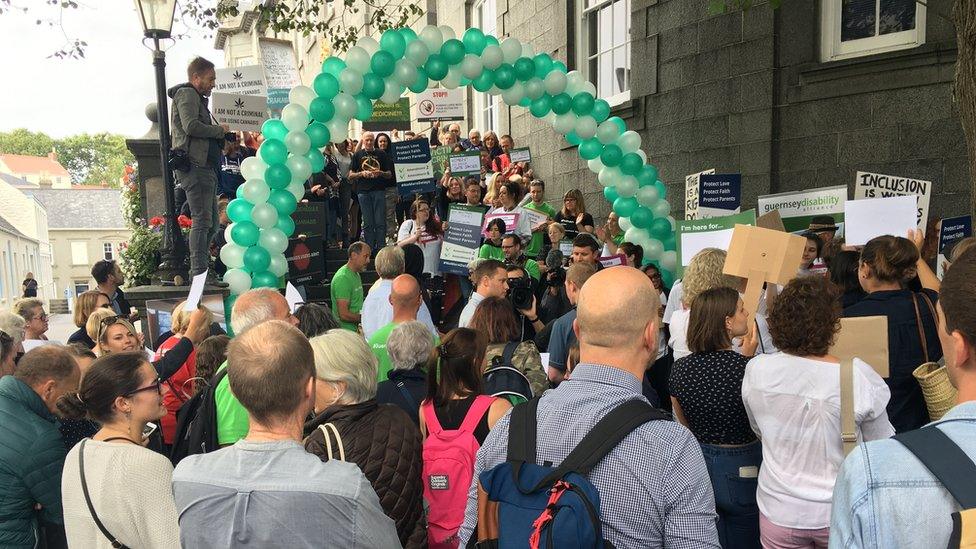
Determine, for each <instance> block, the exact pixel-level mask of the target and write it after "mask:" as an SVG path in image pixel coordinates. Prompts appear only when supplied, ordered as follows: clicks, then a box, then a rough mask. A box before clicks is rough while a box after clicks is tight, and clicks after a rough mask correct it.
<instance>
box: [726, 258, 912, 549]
mask: <svg viewBox="0 0 976 549" xmlns="http://www.w3.org/2000/svg"><path fill="white" fill-rule="evenodd" d="M839 329H840V302H839V291H838V289H837V287H836V286H834V285H833V284H831V283H830V282H829V281H828V280H827V279H825V278H823V277H800V278H795V279H793V280H792V281H790V283H789V284H787V285H786V288H784V289H783V291H782V293H780V295H779V297H777V298H776V300H775V301H774V302H773V304H772V306H771V307H770V311H769V330H770V332H771V334H772V338H773V342H774V343H775V344H776V347H778V348H779V349H780V352H778V353H776V354H772V355H759V356H757V357H756V358H754V359H752V360H751V361H749V364H748V365H746V372H745V376H744V377H743V379H742V402H743V404H744V405H745V408H746V413H747V414H748V416H749V423H750V424H751V425H752V430H753V431H755V433H756V435H757V436H758V437H759V439H760V440H762V462H763V463H762V468H761V469H760V470H759V488H758V491H757V494H756V501H757V503H758V504H759V511H760V518H759V531H760V539H761V541H762V545H763V547H787V546H788V547H817V548H819V547H827V540H828V538H829V535H830V528H829V526H830V504H831V498H832V493H833V489H834V480H836V478H837V471H838V469H840V465H841V463H842V462H843V461H844V447H843V442H842V440H841V417H840V366H839V363H840V361H839V360H838V359H837V357H835V356H833V355H831V354H830V346H831V344H832V343H833V342H834V338H835V336H836V334H837V331H838V330H839ZM890 395H891V393H890V392H889V390H888V386H887V385H885V382H884V380H882V379H881V377H880V376H879V375H878V374H877V372H875V371H874V370H873V369H872V368H871V366H869V365H868V364H866V363H864V362H863V361H861V360H859V359H854V419H855V422H856V424H857V438H858V441H868V440H877V439H883V438H888V437H890V436H891V435H893V434H894V432H895V430H894V429H893V428H892V426H891V423H889V422H888V414H887V412H886V411H885V406H887V404H888V399H889V397H890ZM740 474H741V473H740Z"/></svg>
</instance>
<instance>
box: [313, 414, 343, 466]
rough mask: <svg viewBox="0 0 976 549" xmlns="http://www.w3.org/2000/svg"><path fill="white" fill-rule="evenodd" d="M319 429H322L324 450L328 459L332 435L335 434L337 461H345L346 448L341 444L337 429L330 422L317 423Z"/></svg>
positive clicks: (330, 454) (330, 455) (330, 453)
mask: <svg viewBox="0 0 976 549" xmlns="http://www.w3.org/2000/svg"><path fill="white" fill-rule="evenodd" d="M319 429H320V430H321V431H322V437H323V438H324V439H325V451H326V453H327V454H328V456H329V460H330V461H331V460H332V459H333V457H332V435H333V434H334V435H335V439H336V449H337V450H338V452H339V461H346V449H345V448H344V447H343V446H342V437H340V436H339V429H336V426H335V425H333V424H331V423H325V424H322V425H319Z"/></svg>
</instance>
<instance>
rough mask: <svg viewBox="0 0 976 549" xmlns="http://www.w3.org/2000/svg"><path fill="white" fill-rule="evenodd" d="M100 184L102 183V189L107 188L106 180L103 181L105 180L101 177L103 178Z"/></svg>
mask: <svg viewBox="0 0 976 549" xmlns="http://www.w3.org/2000/svg"><path fill="white" fill-rule="evenodd" d="M101 185H102V188H103V189H107V188H108V181H105V180H104V179H103V180H102V183H101Z"/></svg>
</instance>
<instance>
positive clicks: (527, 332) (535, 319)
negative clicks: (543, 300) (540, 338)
mask: <svg viewBox="0 0 976 549" xmlns="http://www.w3.org/2000/svg"><path fill="white" fill-rule="evenodd" d="M505 267H506V269H508V292H507V293H506V294H505V297H506V298H508V301H509V302H510V303H511V304H512V309H514V310H515V312H516V316H517V317H518V324H519V333H520V334H521V336H520V338H519V341H534V340H535V336H536V334H537V333H538V332H540V331H541V330H542V329H543V328H545V324H543V323H542V320H540V319H539V314H538V313H537V312H536V304H537V303H538V300H537V299H536V297H535V282H533V280H532V279H531V278H530V277H529V275H527V274H526V272H525V269H523V268H522V267H519V266H518V265H511V264H506V266H505Z"/></svg>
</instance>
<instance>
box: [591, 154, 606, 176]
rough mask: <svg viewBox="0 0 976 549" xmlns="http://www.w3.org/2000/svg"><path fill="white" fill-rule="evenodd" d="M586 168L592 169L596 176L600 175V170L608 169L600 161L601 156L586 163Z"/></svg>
mask: <svg viewBox="0 0 976 549" xmlns="http://www.w3.org/2000/svg"><path fill="white" fill-rule="evenodd" d="M586 166H587V167H588V168H589V169H590V171H591V172H593V173H595V174H599V173H600V170H602V169H603V168H605V167H606V166H604V165H603V161H601V160H600V157H599V156H598V157H596V158H591V159H590V160H587V161H586Z"/></svg>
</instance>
